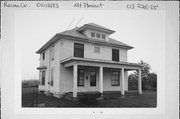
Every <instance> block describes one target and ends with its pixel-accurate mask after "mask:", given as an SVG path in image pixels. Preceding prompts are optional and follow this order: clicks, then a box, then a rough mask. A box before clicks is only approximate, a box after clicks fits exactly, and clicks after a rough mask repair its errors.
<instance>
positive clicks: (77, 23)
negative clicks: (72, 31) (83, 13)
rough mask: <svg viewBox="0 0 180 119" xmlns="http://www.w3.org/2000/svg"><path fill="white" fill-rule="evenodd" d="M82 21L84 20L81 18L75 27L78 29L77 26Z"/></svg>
mask: <svg viewBox="0 0 180 119" xmlns="http://www.w3.org/2000/svg"><path fill="white" fill-rule="evenodd" d="M82 19H83V17H81V19H80V20H79V22H78V23H77V24H76V26H75V27H77V25H78V24H79V23H80V22H81V20H82Z"/></svg>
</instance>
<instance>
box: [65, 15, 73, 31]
mask: <svg viewBox="0 0 180 119" xmlns="http://www.w3.org/2000/svg"><path fill="white" fill-rule="evenodd" d="M74 19H75V17H74V18H73V19H72V20H71V22H70V23H69V25H68V26H67V28H66V30H67V29H68V28H69V27H70V26H71V24H72V23H73V21H74Z"/></svg>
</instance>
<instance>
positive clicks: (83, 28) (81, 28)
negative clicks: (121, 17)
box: [77, 24, 115, 34]
mask: <svg viewBox="0 0 180 119" xmlns="http://www.w3.org/2000/svg"><path fill="white" fill-rule="evenodd" d="M93 27H94V28H96V29H99V30H104V31H105V32H107V33H109V34H113V33H114V32H115V31H113V30H110V29H106V28H99V27H95V26H91V25H88V24H86V25H84V26H82V27H80V28H79V29H78V30H77V31H79V32H81V31H84V30H85V29H87V28H93Z"/></svg>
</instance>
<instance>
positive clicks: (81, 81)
mask: <svg viewBox="0 0 180 119" xmlns="http://www.w3.org/2000/svg"><path fill="white" fill-rule="evenodd" d="M77 83H78V86H84V69H78V82H77Z"/></svg>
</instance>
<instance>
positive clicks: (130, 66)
mask: <svg viewBox="0 0 180 119" xmlns="http://www.w3.org/2000/svg"><path fill="white" fill-rule="evenodd" d="M60 63H61V64H64V67H70V66H73V65H74V64H78V65H81V66H94V67H100V66H103V67H107V68H125V69H126V70H137V69H141V68H142V65H140V64H137V63H129V62H115V61H110V60H99V59H90V58H78V57H69V58H67V59H64V60H61V61H60Z"/></svg>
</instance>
